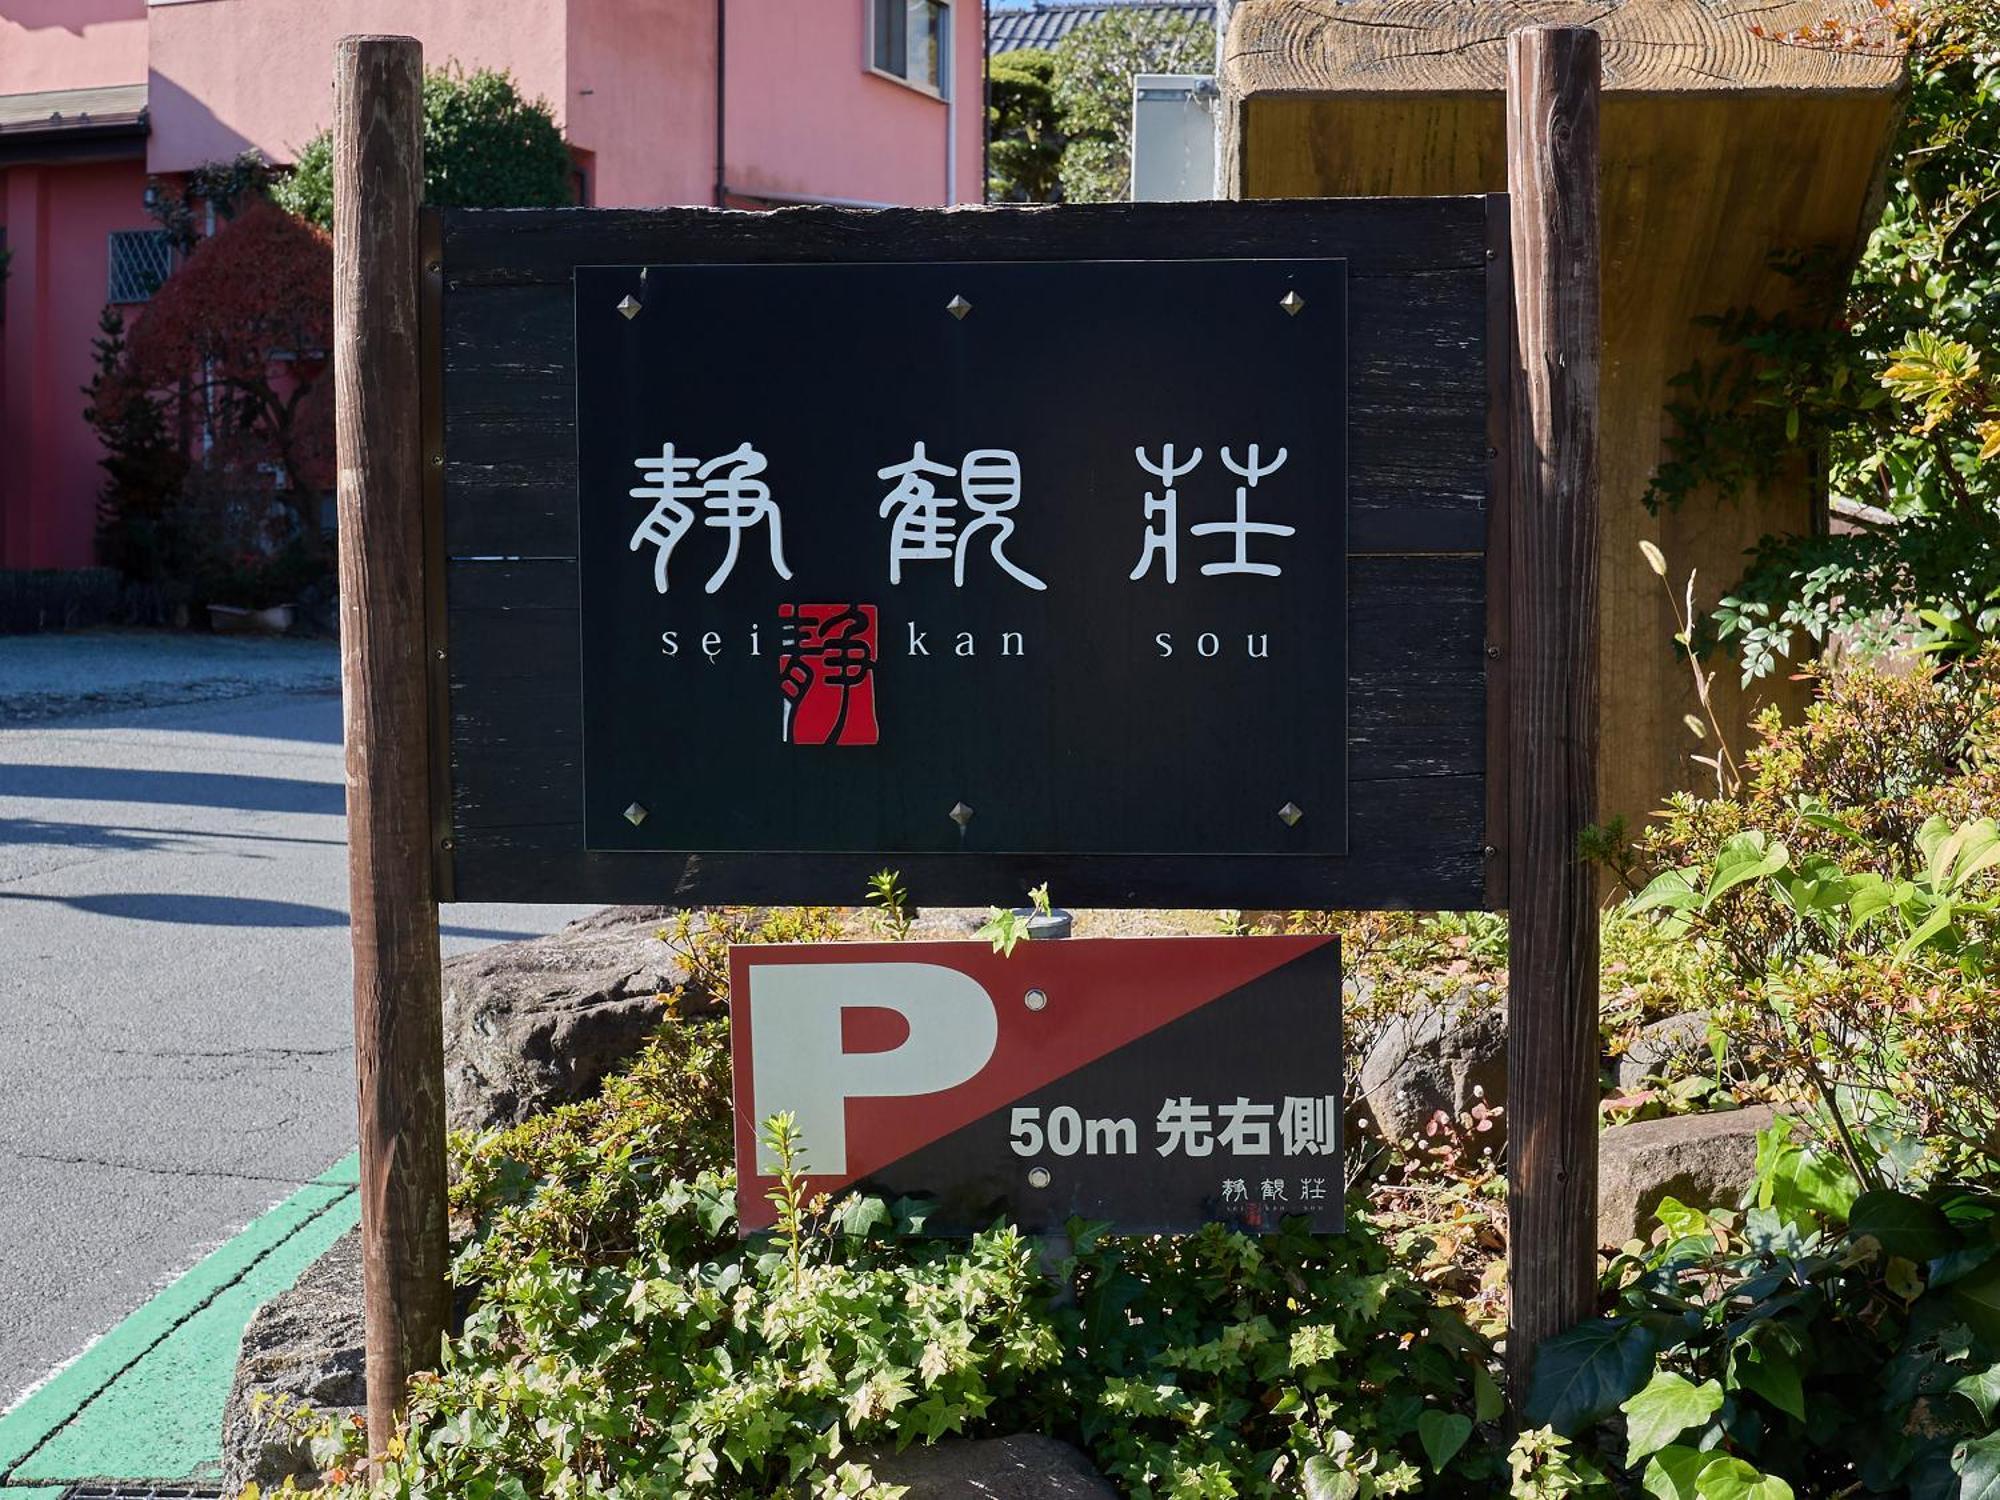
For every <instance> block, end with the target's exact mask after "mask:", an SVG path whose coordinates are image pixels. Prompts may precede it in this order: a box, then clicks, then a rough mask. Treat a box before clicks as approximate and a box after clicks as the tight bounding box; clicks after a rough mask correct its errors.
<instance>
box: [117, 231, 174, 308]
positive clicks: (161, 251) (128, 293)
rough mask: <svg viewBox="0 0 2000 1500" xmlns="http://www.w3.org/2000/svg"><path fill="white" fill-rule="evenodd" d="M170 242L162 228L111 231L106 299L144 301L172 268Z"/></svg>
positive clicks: (172, 254)
mask: <svg viewBox="0 0 2000 1500" xmlns="http://www.w3.org/2000/svg"><path fill="white" fill-rule="evenodd" d="M173 260H174V251H173V246H172V245H171V244H169V243H168V241H167V232H166V231H165V230H164V229H114V230H112V231H111V246H110V256H109V274H108V275H107V277H106V280H105V291H104V300H105V301H107V302H147V301H150V300H151V299H152V296H153V293H155V292H157V291H158V290H159V289H160V283H161V282H163V281H165V280H166V279H167V272H169V271H171V270H172V269H173Z"/></svg>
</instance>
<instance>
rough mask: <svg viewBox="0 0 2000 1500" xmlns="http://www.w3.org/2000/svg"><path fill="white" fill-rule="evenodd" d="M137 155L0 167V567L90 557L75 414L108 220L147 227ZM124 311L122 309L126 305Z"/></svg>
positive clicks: (84, 450)
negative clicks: (2, 270) (0, 263)
mask: <svg viewBox="0 0 2000 1500" xmlns="http://www.w3.org/2000/svg"><path fill="white" fill-rule="evenodd" d="M145 187H146V171H145V167H144V166H143V165H142V164H141V163H139V162H137V161H124V162H95V163H87V164H79V165H74V166H50V167H9V168H7V169H6V170H5V171H0V205H4V207H0V215H4V219H0V222H4V224H5V226H6V230H7V245H8V248H9V249H10V250H12V251H13V264H12V267H11V274H10V275H9V277H8V279H7V285H6V299H7V321H6V327H5V333H4V338H0V565H4V566H7V567H14V568H56V567H62V568H74V567H82V566H85V565H86V564H88V563H90V562H91V561H92V560H93V558H94V556H95V548H94V537H95V533H96V525H97V493H98V490H99V488H100V485H101V481H102V480H103V477H104V471H103V470H102V469H101V468H99V467H98V459H99V457H100V455H101V450H100V448H99V447H98V443H97V437H96V434H95V433H93V432H92V431H91V430H90V428H89V426H88V425H87V424H86V423H85V422H84V419H83V391H82V388H83V386H84V385H85V384H86V383H87V382H88V381H89V379H90V377H91V373H92V364H91V347H90V346H91V340H92V339H93V338H94V337H95V335H96V331H97V318H98V314H99V313H100V312H102V311H103V308H104V292H105V280H106V269H107V260H108V254H109V252H108V250H107V241H108V237H109V235H110V233H111V231H112V230H114V229H152V228H156V227H157V226H156V225H155V224H154V222H153V221H152V220H151V219H150V218H148V217H147V215H146V210H145V207H144V205H143V203H142V202H141V195H142V194H143V193H144V191H145ZM128 312H129V309H128Z"/></svg>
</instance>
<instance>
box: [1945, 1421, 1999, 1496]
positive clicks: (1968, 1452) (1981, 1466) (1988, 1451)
mask: <svg viewBox="0 0 2000 1500" xmlns="http://www.w3.org/2000/svg"><path fill="white" fill-rule="evenodd" d="M1951 1463H1952V1467H1953V1468H1955V1469H1957V1470H1958V1500H2000V1432H1994V1433H1989V1434H1987V1435H1986V1436H1985V1437H1983V1438H1974V1439H1973V1440H1972V1441H1971V1442H1969V1443H1960V1444H1959V1445H1958V1448H1957V1450H1956V1451H1955V1452H1954V1453H1953V1454H1952V1456H1951Z"/></svg>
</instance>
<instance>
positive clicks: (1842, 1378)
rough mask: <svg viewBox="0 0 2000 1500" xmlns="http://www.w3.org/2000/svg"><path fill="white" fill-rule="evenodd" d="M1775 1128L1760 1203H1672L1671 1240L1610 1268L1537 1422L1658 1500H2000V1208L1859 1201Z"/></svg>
mask: <svg viewBox="0 0 2000 1500" xmlns="http://www.w3.org/2000/svg"><path fill="white" fill-rule="evenodd" d="M1784 1129H1785V1128H1784V1125H1783V1123H1782V1122H1781V1123H1780V1125H1779V1126H1778V1127H1776V1128H1774V1129H1773V1130H1772V1131H1771V1132H1769V1133H1768V1137H1767V1138H1766V1139H1765V1140H1763V1141H1762V1142H1760V1145H1761V1146H1762V1147H1763V1148H1764V1149H1763V1150H1762V1151H1761V1152H1760V1158H1761V1160H1760V1173H1759V1191H1758V1195H1757V1206H1754V1207H1751V1208H1750V1209H1749V1210H1748V1211H1747V1212H1744V1213H1732V1212H1712V1213H1706V1214H1704V1213H1699V1212H1696V1211H1695V1210H1693V1209H1689V1208H1686V1207H1684V1206H1682V1205H1681V1204H1679V1203H1676V1202H1674V1201H1673V1200H1672V1199H1669V1200H1667V1202H1666V1203H1665V1204H1664V1205H1663V1206H1662V1208H1661V1220H1662V1223H1663V1225H1664V1227H1665V1228H1666V1230H1667V1235H1666V1238H1665V1241H1664V1243H1662V1244H1660V1245H1659V1246H1657V1247H1656V1248H1654V1249H1652V1250H1651V1251H1649V1252H1647V1253H1646V1254H1645V1255H1643V1256H1628V1257H1624V1258H1622V1259H1621V1260H1620V1261H1618V1262H1617V1263H1616V1264H1615V1265H1614V1266H1613V1267H1612V1270H1611V1273H1610V1284H1611V1285H1612V1286H1613V1287H1614V1288H1615V1303H1614V1307H1613V1310H1612V1314H1611V1315H1610V1316H1608V1317H1605V1318H1601V1319H1599V1320H1597V1321H1595V1322H1592V1323H1587V1324H1585V1325H1583V1326H1582V1327H1580V1328H1578V1329H1575V1330H1573V1331H1572V1332H1570V1333H1567V1334H1564V1335H1561V1336H1560V1337H1558V1338H1556V1339H1553V1340H1550V1341H1549V1342H1548V1343H1547V1344H1545V1345H1543V1347H1542V1350H1541V1353H1540V1357H1539V1358H1538V1360H1537V1362H1536V1367H1535V1376H1534V1382H1533V1386H1532V1388H1531V1391H1530V1394H1529V1398H1528V1402H1527V1411H1526V1419H1527V1420H1528V1421H1529V1422H1531V1423H1537V1424H1547V1425H1548V1426H1550V1427H1551V1428H1553V1429H1554V1430H1555V1431H1557V1432H1560V1433H1562V1434H1564V1435H1566V1436H1568V1437H1570V1438H1573V1439H1575V1440H1576V1442H1577V1445H1578V1447H1579V1448H1580V1449H1583V1450H1585V1451H1587V1452H1590V1453H1592V1454H1593V1455H1594V1456H1595V1458H1596V1460H1597V1463H1596V1464H1593V1465H1588V1467H1590V1468H1593V1469H1599V1468H1601V1470H1602V1471H1607V1472H1613V1473H1619V1472H1621V1471H1622V1483H1623V1484H1625V1485H1627V1486H1630V1485H1635V1484H1636V1485H1639V1486H1642V1487H1643V1488H1644V1491H1645V1493H1647V1494H1648V1495H1652V1496H1656V1497H1659V1500H1720V1497H1725V1496H1730V1497H1744V1500H1788V1497H1791V1496H1794V1495H1796V1496H1798V1497H1801V1500H1812V1497H1819V1496H1836V1495H1838V1496H1850V1495H1851V1496H1860V1495H1876V1496H1881V1495H1893V1496H1908V1497H1912V1500H1914V1497H1919V1496H1939V1497H1944V1496H1959V1495H1963V1496H1966V1497H1972V1496H1980V1495H1986V1494H1990V1493H1993V1490H1992V1488H1991V1487H1992V1486H1993V1485H1994V1484H1996V1483H2000V1433H1996V1428H1995V1423H1994V1411H1995V1406H1996V1404H1997V1403H2000V1201H1996V1200H1994V1199H1992V1198H1989V1197H1984V1196H1981V1195H1976V1194H1971V1193H1967V1192H1964V1191H1963V1190H1959V1189H1955V1188H1954V1189H1938V1190H1934V1191H1931V1192H1928V1193H1924V1194H1920V1195H1919V1194H1910V1193H1903V1192H1897V1191H1889V1190H1878V1191H1873V1192H1868V1193H1864V1194H1861V1195H1859V1196H1858V1197H1857V1196H1856V1195H1855V1192H1854V1188H1853V1185H1852V1183H1851V1182H1847V1183H1846V1185H1845V1186H1844V1187H1843V1186H1842V1185H1841V1183H1842V1180H1843V1179H1844V1175H1845V1174H1844V1173H1843V1172H1842V1171H1841V1170H1840V1169H1839V1167H1838V1165H1837V1164H1833V1165H1832V1166H1831V1169H1829V1164H1828V1163H1827V1161H1826V1160H1825V1159H1824V1158H1823V1157H1818V1156H1816V1155H1815V1154H1814V1153H1813V1152H1812V1151H1810V1150H1808V1149H1805V1148H1801V1147H1799V1146H1797V1145H1796V1144H1794V1143H1791V1142H1789V1141H1787V1140H1786V1139H1785V1138H1784ZM1549 1492H1550V1493H1555V1494H1576V1495H1586V1494H1602V1493H1610V1491H1609V1489H1607V1488H1605V1487H1604V1486H1603V1485H1602V1484H1601V1483H1597V1482H1593V1481H1591V1480H1589V1479H1587V1478H1584V1479H1580V1480H1579V1481H1578V1482H1577V1483H1575V1484H1572V1485H1570V1486H1569V1487H1567V1488H1557V1489H1554V1490H1552V1491H1549Z"/></svg>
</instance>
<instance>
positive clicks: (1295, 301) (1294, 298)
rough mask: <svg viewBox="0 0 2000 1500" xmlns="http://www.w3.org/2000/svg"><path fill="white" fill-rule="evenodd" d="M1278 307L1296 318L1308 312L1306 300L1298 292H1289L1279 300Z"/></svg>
mask: <svg viewBox="0 0 2000 1500" xmlns="http://www.w3.org/2000/svg"><path fill="white" fill-rule="evenodd" d="M1278 306H1280V307H1282V308H1283V309H1284V310H1285V311H1286V312H1288V313H1290V314H1291V315H1292V316H1293V317H1295V318H1296V317H1297V316H1298V315H1299V314H1300V313H1302V312H1304V311H1305V310H1306V299H1305V298H1303V297H1301V296H1300V295H1299V294H1298V293H1297V292H1287V293H1285V295H1284V296H1282V297H1280V298H1279V299H1278Z"/></svg>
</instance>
